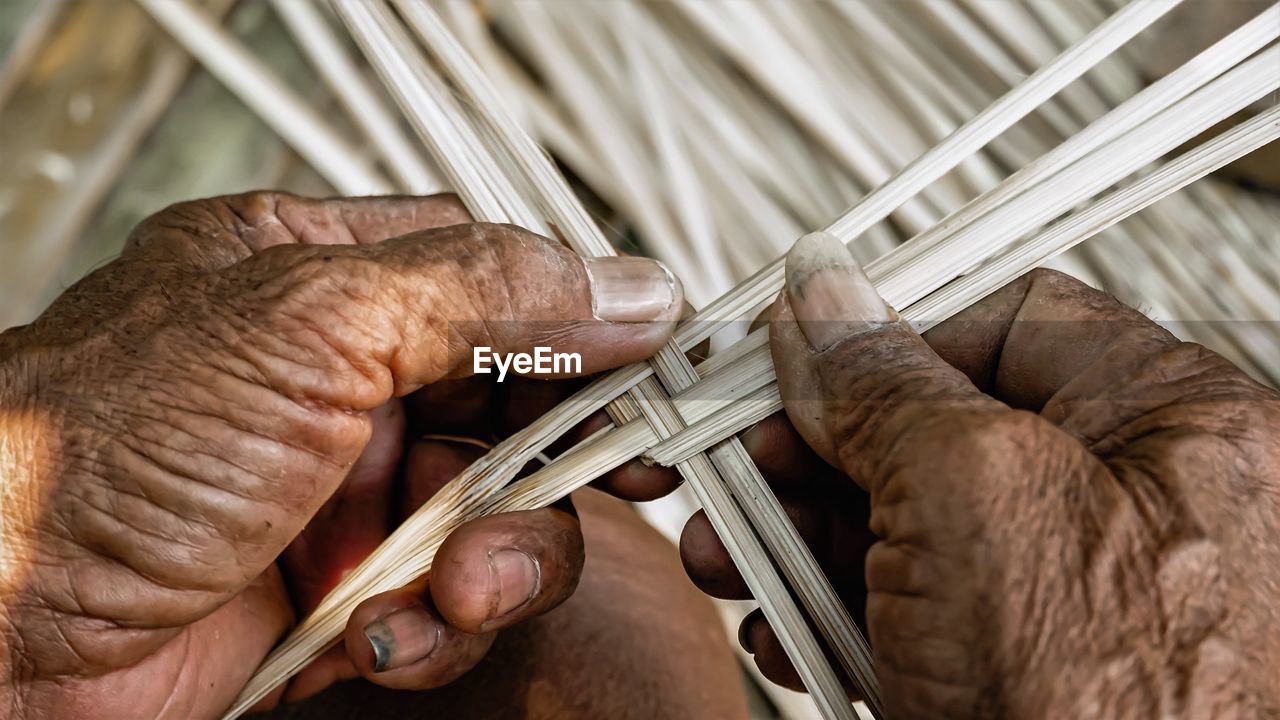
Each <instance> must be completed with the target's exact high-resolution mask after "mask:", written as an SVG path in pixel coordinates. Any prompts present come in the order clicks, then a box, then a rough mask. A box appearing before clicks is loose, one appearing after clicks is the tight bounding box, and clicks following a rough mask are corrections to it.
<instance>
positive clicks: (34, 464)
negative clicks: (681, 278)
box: [0, 193, 681, 718]
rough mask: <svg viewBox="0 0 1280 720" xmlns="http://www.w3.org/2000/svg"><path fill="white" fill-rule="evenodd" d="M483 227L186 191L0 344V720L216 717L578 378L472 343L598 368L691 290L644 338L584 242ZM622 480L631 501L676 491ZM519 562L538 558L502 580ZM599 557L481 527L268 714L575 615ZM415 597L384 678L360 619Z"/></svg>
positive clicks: (640, 478)
mask: <svg viewBox="0 0 1280 720" xmlns="http://www.w3.org/2000/svg"><path fill="white" fill-rule="evenodd" d="M468 220H469V219H468V218H467V216H466V214H465V213H464V212H463V211H462V209H461V207H460V206H459V205H458V203H457V201H456V200H455V199H453V198H451V197H446V196H439V197H433V198H376V199H363V200H331V201H313V200H305V199H301V198H296V197H292V196H287V195H280V194H273V193H256V194H251V195H245V196H236V197H227V198H217V199H213V200H207V201H198V202H192V203H185V204H182V205H177V206H174V207H173V208H170V209H168V210H166V211H164V212H162V213H159V214H157V215H156V216H154V217H152V218H151V219H149V220H148V221H146V222H145V223H143V224H142V225H141V226H140V227H139V228H138V229H137V230H136V231H135V233H134V234H133V235H132V237H131V238H130V240H129V243H128V246H127V248H126V250H125V251H124V253H123V254H122V256H121V257H120V258H119V259H117V260H116V261H114V262H112V263H111V264H109V265H107V266H106V267H104V268H102V269H100V270H98V271H97V272H95V273H93V274H92V275H91V276H89V277H87V278H86V279H84V280H83V281H81V282H80V283H78V284H76V285H75V286H74V287H73V288H71V289H70V290H68V291H67V292H66V293H65V294H64V295H63V296H62V297H61V298H59V299H58V300H57V301H56V302H55V303H54V304H53V306H51V307H50V308H49V310H48V311H47V312H46V313H44V314H43V315H42V316H41V317H40V318H39V319H38V320H37V321H36V322H34V323H33V324H31V325H29V326H26V327H22V328H17V329H14V330H11V331H8V332H6V333H4V334H3V335H0V469H2V470H3V472H4V475H5V477H4V482H3V483H2V484H0V497H2V498H3V516H2V524H0V533H2V538H0V539H2V540H3V545H2V551H0V599H2V600H3V606H2V609H0V640H2V641H3V644H4V650H5V652H4V654H3V655H0V670H3V674H0V683H2V684H0V691H2V692H3V697H2V698H0V717H13V718H45V717H130V718H158V717H175V718H199V717H214V716H217V715H218V714H220V713H221V711H222V710H223V709H225V708H226V707H227V706H228V704H229V703H230V702H231V700H232V699H233V698H234V697H235V696H236V695H237V694H238V692H239V690H240V688H241V687H242V686H243V684H244V682H245V681H246V680H247V679H248V677H249V675H250V673H251V672H252V671H253V669H254V668H255V666H256V665H257V664H258V662H259V661H260V660H261V659H262V658H263V657H264V656H265V654H266V652H267V651H268V650H269V649H270V648H271V647H272V646H273V645H274V644H275V643H276V642H277V641H278V639H279V638H280V637H281V636H282V634H283V633H284V631H285V630H286V629H287V627H288V626H289V625H290V624H291V623H292V622H293V621H294V619H295V618H296V617H298V616H300V615H302V614H305V613H306V612H308V611H309V610H310V609H311V608H313V607H314V606H315V604H316V602H318V601H319V599H320V598H321V597H323V595H324V594H325V593H326V592H327V591H328V590H329V589H330V588H331V587H332V586H333V585H334V584H335V583H336V582H337V581H338V579H339V578H340V577H341V576H342V574H343V573H345V572H346V571H347V570H349V569H350V568H352V567H354V565H355V564H357V563H358V562H359V561H360V560H361V559H363V557H364V556H365V555H366V554H367V553H368V552H369V551H370V550H372V549H373V548H374V547H376V546H377V545H378V544H379V543H380V542H381V541H382V540H383V539H384V538H385V537H386V535H387V533H388V532H389V530H390V529H391V528H392V527H393V526H394V525H395V524H396V523H398V521H399V519H402V518H403V517H405V516H406V515H407V514H408V513H410V512H412V511H413V510H414V509H415V508H416V507H417V506H418V505H420V504H421V503H422V502H423V501H424V500H426V499H427V498H429V497H430V496H431V495H432V494H433V493H434V492H435V491H436V490H437V489H439V487H440V486H441V485H443V484H444V482H446V481H447V480H448V479H450V478H451V477H453V476H454V475H455V474H456V473H457V472H459V471H460V470H461V469H462V468H464V467H465V466H466V465H467V464H468V463H469V462H470V461H472V460H474V459H475V458H476V457H477V456H478V455H479V454H480V453H481V452H482V451H481V449H480V448H477V447H475V446H474V445H473V444H472V443H471V442H470V441H467V440H466V439H465V438H480V439H482V440H486V441H492V440H494V439H496V438H499V437H501V436H503V435H505V434H508V433H510V432H511V431H512V430H513V429H515V428H518V427H520V426H521V425H523V424H524V423H526V422H528V420H529V419H530V418H532V417H536V416H537V415H538V414H540V413H541V412H543V411H545V410H546V409H548V408H549V407H550V406H551V405H553V404H554V403H555V402H556V401H558V400H559V399H560V398H562V397H564V396H565V395H566V394H567V393H568V392H569V391H570V390H571V389H572V388H573V387H574V385H573V383H571V382H568V381H566V382H559V383H553V382H550V381H545V380H537V381H535V380H524V381H519V380H516V381H512V382H516V383H519V382H524V383H527V384H528V388H529V392H527V393H518V392H516V391H514V390H512V391H511V392H510V393H508V392H506V391H499V389H498V388H497V386H494V385H493V383H491V382H488V379H487V378H486V379H482V380H477V378H468V379H462V376H464V375H466V374H468V373H469V372H470V358H471V353H470V348H471V346H472V345H487V346H492V347H493V348H495V350H497V351H501V352H514V351H527V350H529V349H530V348H531V347H532V346H533V345H536V344H542V345H548V344H550V345H554V347H555V349H556V350H557V351H562V352H581V353H582V358H583V366H584V367H583V371H584V372H587V373H590V372H598V371H600V370H603V369H606V368H608V367H612V366H616V365H620V364H624V363H627V362H632V361H636V360H639V359H642V358H644V357H647V356H648V355H649V354H651V353H652V352H654V351H655V350H656V349H657V348H658V347H659V346H660V345H661V343H662V342H664V341H665V339H666V338H667V337H668V335H669V333H670V330H671V328H672V326H673V325H674V321H675V320H676V318H677V317H678V315H679V313H680V309H681V308H680V302H681V294H680V290H679V286H678V283H677V284H675V285H673V286H672V288H671V289H670V293H671V295H672V297H671V298H670V302H669V303H667V305H669V306H670V307H663V308H661V309H660V310H659V311H655V313H654V316H653V322H606V321H604V320H600V319H596V318H595V317H594V316H593V307H592V290H591V285H590V283H589V282H588V275H587V272H586V270H585V269H584V265H583V263H582V262H581V261H580V260H579V259H578V258H577V257H576V256H575V255H573V254H572V253H571V252H569V251H568V250H567V249H565V248H563V247H561V246H560V245H558V244H557V243H554V242H552V241H550V240H547V239H545V238H541V237H538V236H535V235H532V234H530V233H528V232H525V231H523V230H520V229H517V228H512V227H507V226H495V225H479V224H463V223H468ZM516 321H519V322H516ZM535 321H536V322H535ZM477 377H478V376H477ZM506 387H507V388H510V387H511V383H510V382H509V383H508V384H507V385H506ZM594 422H596V423H598V422H601V420H599V419H597V420H595V421H594ZM443 436H448V437H443ZM454 436H465V437H464V439H462V440H459V439H456V438H455V437H454ZM406 437H409V438H411V439H410V441H408V442H406ZM414 438H417V439H414ZM619 473H620V475H618V476H617V477H621V478H622V484H623V487H624V493H630V494H639V495H644V494H646V493H647V492H650V490H649V489H648V488H666V487H669V486H670V484H671V483H672V480H671V478H670V477H669V473H664V472H662V471H652V472H649V473H646V472H645V471H643V470H639V469H637V468H635V467H633V466H632V467H624V468H623V469H622V470H621V471H619ZM602 482H603V484H604V486H605V487H606V488H608V487H609V486H610V483H611V482H612V480H611V479H610V478H605V479H604V480H603V481H602ZM502 551H516V553H515V555H507V556H508V557H519V556H525V557H528V558H529V559H530V560H531V561H532V562H533V563H534V566H533V567H532V568H531V569H527V572H523V573H521V572H516V573H514V574H506V573H505V571H501V572H499V571H497V570H496V566H495V565H494V564H493V562H494V558H495V557H496V556H497V555H498V554H499V553H501V552H502ZM582 553H583V547H582V536H581V533H580V529H579V526H578V520H577V518H576V517H575V516H574V515H573V513H572V510H571V508H568V507H561V508H559V509H556V508H548V509H545V510H539V511H531V512H526V513H516V514H511V515H506V516H501V517H490V518H483V519H481V520H478V521H476V522H473V523H470V524H468V525H465V526H463V527H462V528H460V529H459V530H457V531H455V533H454V534H453V535H452V536H451V537H450V538H449V539H448V541H446V543H445V545H444V546H442V548H441V549H440V553H439V555H438V556H437V558H436V562H437V567H438V568H439V571H438V572H437V573H436V576H434V577H431V578H429V579H424V581H423V582H421V583H419V584H417V585H416V586H414V587H411V588H407V589H405V590H399V591H394V592H391V593H386V594H384V595H380V596H376V597H374V598H371V599H369V600H366V601H365V603H363V604H362V605H361V606H360V607H359V608H357V610H356V612H355V614H354V615H353V617H352V620H351V622H350V625H349V627H348V631H347V644H346V647H345V648H343V647H341V646H340V647H337V648H334V649H332V650H331V651H329V653H327V654H326V655H325V656H323V657H321V658H320V659H319V660H318V661H317V662H316V663H313V664H312V665H311V666H310V667H309V668H307V669H304V670H303V672H302V673H301V674H300V675H299V676H298V677H297V678H296V679H295V680H294V682H293V683H292V684H290V685H289V686H288V688H287V689H281V690H280V691H278V692H277V693H275V694H274V695H273V696H272V697H271V698H269V699H268V703H267V705H270V704H274V703H276V702H279V701H280V700H281V699H282V698H285V699H301V698H303V697H306V696H309V695H312V694H314V693H316V692H318V691H320V690H321V689H323V688H324V687H326V686H328V685H329V684H330V683H332V682H333V681H335V680H339V679H344V678H350V677H356V676H361V675H362V676H364V677H366V678H367V679H369V680H370V681H372V682H374V683H376V684H379V685H382V686H384V687H388V688H414V689H423V688H431V687H436V686H439V685H441V684H444V683H447V682H449V681H451V680H453V679H455V678H457V677H458V676H460V675H461V674H462V673H464V672H466V670H467V669H469V668H470V667H472V666H473V665H475V664H476V663H477V662H478V661H479V660H480V659H481V658H482V657H483V656H484V654H485V652H486V651H487V650H488V648H489V646H490V644H491V643H492V642H493V639H494V633H495V632H496V631H497V630H500V629H502V628H503V627H507V626H509V625H511V624H513V623H517V622H519V621H521V620H523V619H526V618H530V617H533V616H536V615H540V614H542V613H544V612H546V611H547V610H549V609H551V608H553V607H555V606H556V605H558V604H559V603H561V602H562V601H563V600H564V599H565V598H566V597H567V596H568V595H569V594H570V593H571V592H572V590H573V588H574V586H575V585H576V583H577V580H578V575H579V573H580V572H581V568H582V562H583V557H582ZM521 567H524V566H521ZM530 573H531V574H532V577H529V575H530ZM513 578H514V580H513ZM516 580H519V581H521V582H523V583H524V585H520V583H517V582H515V581H516ZM504 587H505V588H506V589H507V591H511V589H512V588H513V587H514V588H516V590H519V591H520V594H519V595H518V596H516V595H515V594H513V593H512V592H507V593H504V591H503V588H504ZM526 595H527V597H526ZM400 608H410V609H411V610H412V620H413V622H414V623H416V625H415V627H416V628H417V630H416V631H415V632H416V633H417V634H418V636H419V637H421V636H425V635H428V634H435V635H437V636H438V638H439V641H438V643H437V646H436V647H435V649H434V650H432V651H431V652H430V654H429V655H428V656H427V657H426V659H423V660H420V661H417V662H405V663H401V664H400V665H399V666H397V667H392V668H388V669H386V670H384V671H382V672H377V671H375V669H374V667H373V665H374V652H373V649H372V647H371V646H370V644H369V642H368V640H367V639H366V638H365V637H364V634H363V632H362V630H363V628H364V627H365V626H366V625H367V624H368V623H370V622H372V621H373V620H375V619H377V618H379V617H382V616H385V615H386V614H387V613H389V612H390V611H392V610H395V609H400Z"/></svg>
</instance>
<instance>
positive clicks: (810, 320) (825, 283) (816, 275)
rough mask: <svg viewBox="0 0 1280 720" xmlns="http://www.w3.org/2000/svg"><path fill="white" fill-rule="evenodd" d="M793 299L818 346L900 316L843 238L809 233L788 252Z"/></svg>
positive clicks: (804, 327)
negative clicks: (842, 240) (868, 275)
mask: <svg viewBox="0 0 1280 720" xmlns="http://www.w3.org/2000/svg"><path fill="white" fill-rule="evenodd" d="M787 300H788V302H789V303H790V304H791V310H792V312H794V313H795V316H796V320H797V321H798V322H799V324H800V330H801V331H802V332H803V333H804V336H805V338H806V339H807V340H808V341H809V344H810V345H811V346H813V349H815V350H819V351H821V350H826V349H827V348H829V347H831V346H832V345H835V344H836V343H837V342H839V341H841V340H843V339H844V338H847V337H849V336H851V335H860V334H862V333H864V332H868V331H870V330H874V329H875V328H876V327H879V326H880V325H883V324H885V323H888V322H892V321H894V320H897V319H898V315H897V313H895V312H894V311H893V308H891V307H889V306H888V305H887V304H886V303H885V301H884V300H883V299H882V298H881V297H880V295H879V294H877V293H876V289H875V286H873V285H872V284H871V281H870V280H868V279H867V275H866V273H864V272H863V271H862V267H861V266H859V265H858V263H857V261H855V260H854V259H853V255H852V254H850V252H849V249H848V248H846V247H845V246H844V243H842V242H840V240H839V239H837V238H836V237H834V236H832V235H828V234H827V233H809V234H808V235H805V236H804V237H802V238H800V239H799V240H797V241H796V244H795V245H793V246H792V248H791V250H790V252H788V253H787Z"/></svg>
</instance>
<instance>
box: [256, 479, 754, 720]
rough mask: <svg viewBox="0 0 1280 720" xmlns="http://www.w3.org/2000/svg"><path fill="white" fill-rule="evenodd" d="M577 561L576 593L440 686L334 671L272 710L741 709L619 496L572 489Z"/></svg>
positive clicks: (660, 558) (571, 718)
mask: <svg viewBox="0 0 1280 720" xmlns="http://www.w3.org/2000/svg"><path fill="white" fill-rule="evenodd" d="M574 505H575V506H576V507H577V509H578V512H579V514H580V515H581V518H582V535H583V537H584V539H585V541H586V548H587V553H586V565H585V567H584V568H583V571H582V579H581V581H580V582H579V584H578V588H577V590H575V591H574V593H573V596H572V597H570V598H569V599H568V600H566V601H565V602H564V604H562V605H560V606H559V607H557V608H555V609H554V610H552V611H550V612H548V613H546V614H544V615H540V616H538V617H536V618H531V619H530V620H528V621H526V622H523V623H521V624H519V625H517V626H514V627H511V628H509V629H507V630H505V631H503V632H502V633H499V634H498V635H497V638H496V640H495V641H494V642H493V646H492V648H491V649H490V651H489V653H488V655H487V656H486V658H485V661H484V662H482V663H480V664H479V665H477V666H476V667H475V668H474V669H473V670H472V671H470V672H468V673H467V674H466V675H463V676H462V677H460V678H459V679H458V680H457V681H455V682H452V683H449V684H448V685H445V686H442V687H440V688H438V689H434V690H428V691H424V692H403V691H400V692H393V691H389V690H386V689H384V688H380V687H377V686H375V685H372V684H369V683H343V684H340V685H336V686H334V687H332V688H331V689H330V690H329V691H328V692H325V693H323V694H321V695H317V696H315V697H314V698H311V699H310V700H308V701H306V702H303V703H301V704H296V705H283V706H281V707H280V708H279V709H277V710H275V711H274V712H273V713H272V714H271V717H272V718H299V719H303V718H305V719H307V720H312V719H314V718H362V719H363V720H381V719H383V718H385V719H386V720H401V719H402V718H406V717H411V718H485V720H599V719H600V718H608V719H609V720H689V719H690V718H697V720H742V719H743V718H746V717H747V716H748V715H747V708H746V703H745V695H744V693H743V692H742V677H741V673H740V671H739V669H738V664H737V661H736V659H735V658H734V656H733V653H732V652H731V650H730V649H729V644H728V643H727V642H726V641H725V637H724V633H723V631H722V630H721V629H720V628H721V626H720V620H719V618H718V617H717V615H716V610H715V608H714V606H712V604H711V603H710V601H709V600H708V599H707V597H706V596H705V595H703V594H701V593H699V592H698V591H697V589H696V588H694V587H693V585H691V584H690V583H689V581H688V580H687V579H686V578H685V577H684V573H683V572H681V570H680V559H679V557H678V555H677V553H676V552H675V550H674V548H672V547H671V544H670V543H669V542H667V541H666V539H665V538H663V537H662V536H661V535H659V534H658V533H657V532H655V531H654V530H653V528H651V527H649V526H648V525H647V524H646V523H645V522H644V521H643V520H642V519H641V518H640V517H639V516H638V515H636V513H635V512H633V511H632V510H631V509H630V508H628V507H626V506H625V505H624V504H623V503H621V502H619V501H618V500H615V499H613V498H610V497H608V496H606V495H604V494H603V493H600V492H596V491H594V490H580V491H578V492H577V493H575V494H574Z"/></svg>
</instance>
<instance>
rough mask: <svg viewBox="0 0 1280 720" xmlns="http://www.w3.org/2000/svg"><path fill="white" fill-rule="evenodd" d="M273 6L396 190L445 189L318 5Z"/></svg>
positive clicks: (280, 0) (281, 1)
mask: <svg viewBox="0 0 1280 720" xmlns="http://www.w3.org/2000/svg"><path fill="white" fill-rule="evenodd" d="M271 6H272V7H273V8H274V9H275V11H276V14H277V15H279V16H280V19H281V20H282V21H283V22H284V24H285V26H286V27H288V29H289V32H290V34H291V35H292V36H293V38H294V40H295V41H296V42H297V43H298V46H299V47H300V48H301V49H302V51H303V53H304V54H306V56H307V59H308V60H310V61H311V65H312V66H313V67H314V68H316V70H317V71H318V72H319V74H320V77H321V78H322V79H323V80H324V81H325V83H327V84H328V86H329V89H330V90H332V91H333V94H334V95H335V96H336V97H337V98H338V100H339V101H340V102H341V103H342V106H343V108H345V109H346V111H347V113H348V114H349V115H350V116H351V118H352V119H353V120H354V121H355V122H356V125H358V126H359V127H360V129H361V130H363V131H364V134H365V137H367V138H369V140H370V141H372V142H373V144H374V145H375V146H376V147H377V148H378V155H379V156H380V157H381V158H382V161H383V162H384V163H386V165H387V168H388V169H389V170H390V171H391V174H392V175H393V176H394V177H395V179H396V182H397V184H398V185H399V186H400V189H401V190H403V191H405V192H410V193H413V194H414V195H430V194H432V193H438V192H440V191H441V190H443V189H444V188H442V187H441V185H440V183H439V181H437V180H436V178H435V176H434V175H433V173H432V172H431V169H430V168H429V167H427V164H426V162H425V161H423V159H422V157H421V156H420V155H419V154H418V150H417V148H415V147H414V146H413V145H412V144H411V143H410V142H409V139H408V137H406V136H405V134H404V133H403V132H401V131H400V123H399V120H398V119H397V118H396V117H395V116H393V115H392V114H391V111H390V110H388V109H387V107H386V105H385V104H384V103H383V101H382V98H380V97H378V95H377V93H375V92H374V91H373V89H372V88H371V87H369V84H368V83H367V82H365V79H364V76H362V75H361V74H360V70H359V69H358V68H357V67H356V65H355V63H354V62H353V61H352V60H351V58H350V56H348V54H347V49H346V48H345V47H343V46H342V43H341V41H339V39H338V37H337V34H336V33H334V31H333V29H332V28H331V27H330V26H329V23H328V22H327V21H326V20H325V19H324V17H323V15H321V13H320V10H319V9H318V8H317V7H316V6H315V5H313V4H312V3H311V2H310V1H307V2H299V1H298V0H271Z"/></svg>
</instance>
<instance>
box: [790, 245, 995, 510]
mask: <svg viewBox="0 0 1280 720" xmlns="http://www.w3.org/2000/svg"><path fill="white" fill-rule="evenodd" d="M786 280H787V286H786V288H785V289H784V290H783V292H782V294H781V296H780V298H779V301H778V302H777V303H776V304H775V309H774V318H773V320H774V322H772V323H771V324H770V338H771V346H772V353H773V361H774V366H775V368H776V370H777V375H778V384H779V389H780V391H781V394H782V399H783V403H784V405H785V407H786V410H787V414H788V416H789V417H790V419H791V421H792V424H794V425H795V427H796V429H797V430H798V431H799V432H800V434H801V436H802V437H803V438H804V439H805V441H806V442H807V443H809V444H810V445H811V446H812V447H813V448H814V449H815V450H816V451H817V452H818V453H819V454H820V455H822V456H823V457H824V458H825V459H826V460H827V461H828V462H830V463H832V464H833V465H836V466H837V467H841V468H843V469H844V470H845V471H846V472H847V473H848V474H849V475H850V476H851V477H852V478H853V479H854V480H855V481H856V482H858V483H859V484H861V485H862V486H863V487H864V488H866V489H868V490H872V489H874V488H875V487H876V486H877V485H878V482H877V479H878V477H879V476H881V475H883V474H885V473H887V472H889V471H890V469H891V466H892V463H891V460H892V456H893V454H894V453H896V452H898V451H900V450H903V449H908V448H905V447H904V445H905V444H906V443H907V441H908V440H909V439H910V436H912V435H914V436H915V437H917V438H919V437H924V436H925V435H926V434H917V432H918V431H920V430H921V429H923V428H924V427H925V426H932V425H933V424H934V423H938V422H948V421H955V422H961V421H963V422H962V424H964V425H966V426H972V425H971V423H972V416H973V414H974V413H978V414H980V415H981V414H984V413H991V412H997V413H998V412H1002V411H1007V409H1006V408H1005V406H1004V405H1002V404H1001V403H999V402H997V401H995V400H993V399H991V398H990V397H988V396H986V395H983V394H982V393H980V392H979V391H978V390H977V389H976V388H975V387H974V386H973V384H972V383H970V381H969V380H968V378H967V377H966V376H965V375H964V374H963V373H961V372H960V371H959V370H956V369H955V368H953V367H951V366H950V365H948V364H947V363H946V362H945V361H943V360H942V359H941V358H940V357H938V355H937V354H935V353H934V351H933V350H932V349H931V348H930V347H929V345H928V344H926V343H925V341H924V339H923V338H921V337H920V335H919V334H917V333H916V332H915V331H914V330H912V329H911V327H910V326H909V325H908V324H907V323H905V322H903V321H901V320H900V319H899V318H898V314H897V313H896V312H894V310H893V308H891V307H889V305H888V304H886V303H885V301H884V300H883V299H882V298H881V297H880V296H879V295H878V294H877V293H876V290H875V288H874V287H873V286H872V284H871V281H870V280H869V279H868V278H867V276H866V274H865V273H863V271H862V268H861V267H859V266H858V264H857V262H856V261H854V259H853V256H852V255H851V254H850V253H849V251H848V249H847V248H846V247H845V246H844V244H843V243H841V242H840V241H839V240H838V239H837V238H835V237H833V236H831V235H828V234H826V233H812V234H809V235H806V236H804V237H802V238H800V240H798V241H797V242H796V244H795V246H794V247H792V249H791V251H790V252H789V253H788V254H787V261H786ZM928 434H931V433H928Z"/></svg>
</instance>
